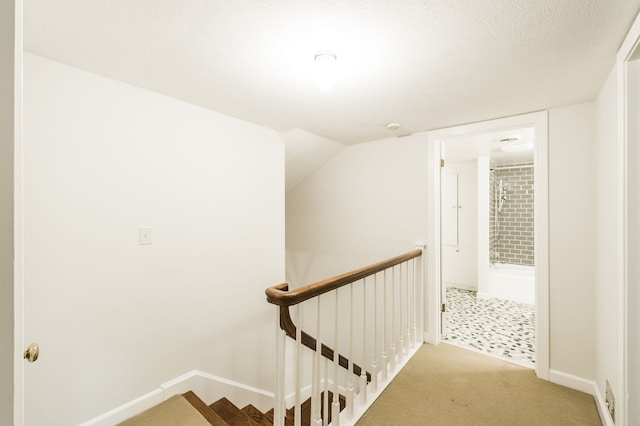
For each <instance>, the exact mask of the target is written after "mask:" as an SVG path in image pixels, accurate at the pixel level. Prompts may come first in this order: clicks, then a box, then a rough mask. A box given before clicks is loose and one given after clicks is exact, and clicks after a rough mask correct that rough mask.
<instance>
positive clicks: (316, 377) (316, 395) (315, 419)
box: [311, 296, 322, 426]
mask: <svg viewBox="0 0 640 426" xmlns="http://www.w3.org/2000/svg"><path fill="white" fill-rule="evenodd" d="M316 300H317V303H316V352H315V354H313V377H312V379H311V380H312V385H311V386H312V388H311V424H312V425H316V426H321V425H322V416H321V413H320V405H321V404H320V359H321V357H322V343H321V342H320V296H318V297H317V298H316Z"/></svg>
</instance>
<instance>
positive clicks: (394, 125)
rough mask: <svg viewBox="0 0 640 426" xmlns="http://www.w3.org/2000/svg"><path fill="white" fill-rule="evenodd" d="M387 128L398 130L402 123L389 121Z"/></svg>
mask: <svg viewBox="0 0 640 426" xmlns="http://www.w3.org/2000/svg"><path fill="white" fill-rule="evenodd" d="M385 127H386V128H387V130H391V131H393V130H398V129H399V128H400V123H387V124H386V126H385Z"/></svg>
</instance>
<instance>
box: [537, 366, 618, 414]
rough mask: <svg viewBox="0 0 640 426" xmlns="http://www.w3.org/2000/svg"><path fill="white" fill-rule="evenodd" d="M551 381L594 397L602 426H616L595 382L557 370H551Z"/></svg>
mask: <svg viewBox="0 0 640 426" xmlns="http://www.w3.org/2000/svg"><path fill="white" fill-rule="evenodd" d="M549 381H550V382H551V383H555V384H558V385H561V386H565V387H567V388H570V389H575V390H577V391H580V392H584V393H587V394H589V395H591V396H593V399H594V400H595V401H596V407H597V408H598V414H600V420H601V421H602V424H603V425H605V426H615V424H614V423H613V421H612V420H611V416H610V415H609V410H608V409H607V405H606V403H605V400H604V398H603V397H602V393H601V392H600V390H599V389H598V385H597V383H596V382H595V381H594V380H587V379H584V378H582V377H578V376H574V375H572V374H567V373H563V372H561V371H557V370H549Z"/></svg>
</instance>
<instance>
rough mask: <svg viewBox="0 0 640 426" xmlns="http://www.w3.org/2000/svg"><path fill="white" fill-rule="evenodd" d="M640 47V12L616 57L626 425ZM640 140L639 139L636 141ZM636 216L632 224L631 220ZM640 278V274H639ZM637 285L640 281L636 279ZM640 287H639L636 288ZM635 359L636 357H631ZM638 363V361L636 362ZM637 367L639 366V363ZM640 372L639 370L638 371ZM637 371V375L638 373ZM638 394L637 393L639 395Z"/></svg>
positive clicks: (620, 402)
mask: <svg viewBox="0 0 640 426" xmlns="http://www.w3.org/2000/svg"><path fill="white" fill-rule="evenodd" d="M639 49H640V15H639V16H637V17H636V19H635V21H634V22H633V25H632V26H631V29H630V30H629V32H628V33H627V36H626V37H625V39H624V42H623V43H622V45H621V47H620V50H619V51H618V54H617V57H616V68H617V70H616V72H617V83H618V87H617V102H618V146H617V148H618V188H619V193H618V205H617V211H618V229H617V233H618V235H617V236H618V250H619V253H620V256H619V257H618V265H617V266H618V276H619V279H618V289H617V291H618V308H619V309H618V326H619V329H620V330H621V333H622V336H621V339H620V340H621V341H620V347H619V348H618V371H617V374H618V380H619V383H620V386H621V388H622V393H623V395H621V397H618V398H617V401H616V413H617V414H616V417H617V418H616V422H617V423H619V424H621V425H622V426H624V425H627V424H629V410H628V407H629V405H630V402H629V397H630V395H629V390H630V389H629V382H630V376H629V375H630V367H629V365H630V363H629V359H630V358H631V354H630V351H631V350H630V348H629V341H630V339H632V336H635V335H636V334H637V333H638V327H639V325H638V324H637V323H636V322H637V321H636V320H635V319H634V318H631V321H630V317H631V316H632V315H633V312H635V310H636V308H637V307H636V306H632V304H633V303H634V300H630V299H629V297H628V294H629V281H630V280H629V276H630V275H632V272H631V267H632V266H631V267H630V262H629V261H628V259H629V258H630V257H631V258H636V257H635V256H637V255H638V253H632V252H630V249H629V243H628V240H629V238H630V235H629V230H630V228H633V227H634V226H635V227H637V226H639V224H638V220H639V219H638V218H637V217H636V215H635V214H633V212H632V208H633V207H630V206H629V181H628V170H629V169H630V164H629V162H630V161H633V159H630V158H629V156H628V151H629V145H630V142H632V141H631V140H630V139H631V138H630V135H629V133H630V132H629V122H630V120H628V119H627V115H628V113H629V108H628V105H629V87H628V74H627V65H628V63H629V62H630V61H632V60H634V58H633V56H634V53H635V52H636V51H638V50H639ZM635 142H636V143H638V141H637V140H636V141H635ZM631 220H635V222H634V223H632V224H631V225H630V224H629V221H631ZM636 278H637V277H636ZM635 284H636V285H637V284H638V283H635ZM635 291H638V290H635ZM631 359H633V358H631ZM633 365H634V366H635V365H636V364H633ZM635 368H638V367H637V366H636V367H635ZM635 375H638V372H636V373H635ZM635 375H634V377H635ZM636 398H637V396H636Z"/></svg>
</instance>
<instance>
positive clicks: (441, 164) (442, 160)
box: [440, 158, 444, 167]
mask: <svg viewBox="0 0 640 426" xmlns="http://www.w3.org/2000/svg"><path fill="white" fill-rule="evenodd" d="M440 167H444V158H441V159H440Z"/></svg>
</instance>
